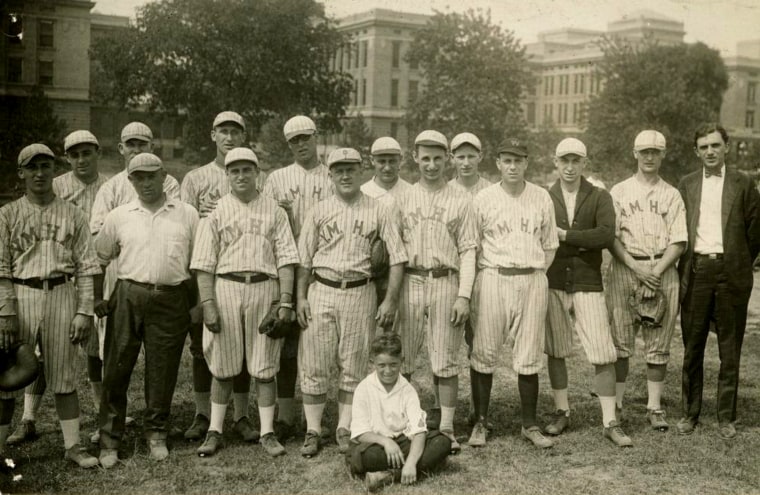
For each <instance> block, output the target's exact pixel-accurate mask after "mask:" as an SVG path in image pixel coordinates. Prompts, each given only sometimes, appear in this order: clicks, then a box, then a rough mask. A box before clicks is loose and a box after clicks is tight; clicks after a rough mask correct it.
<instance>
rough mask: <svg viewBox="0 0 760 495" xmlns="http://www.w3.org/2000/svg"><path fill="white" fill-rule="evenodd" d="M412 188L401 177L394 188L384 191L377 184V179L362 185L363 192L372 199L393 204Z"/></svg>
mask: <svg viewBox="0 0 760 495" xmlns="http://www.w3.org/2000/svg"><path fill="white" fill-rule="evenodd" d="M410 187H412V185H411V184H409V183H408V182H407V181H405V180H404V179H402V178H401V177H399V178H398V180H397V181H396V183H395V184H393V187H391V188H390V189H384V188H383V187H382V186H380V185H379V184H378V183H377V182H375V179H374V177H373V178H372V179H370V180H368V181H367V182H365V183H364V184H362V187H361V190H362V192H363V193H364V194H366V195H367V196H369V197H370V198H374V199H377V200H378V201H387V202H393V201H394V200H396V199H398V198H399V197H401V195H403V194H404V193H405V192H406V191H408V190H409V188H410Z"/></svg>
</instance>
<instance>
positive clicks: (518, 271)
mask: <svg viewBox="0 0 760 495" xmlns="http://www.w3.org/2000/svg"><path fill="white" fill-rule="evenodd" d="M535 271H536V269H535V268H516V267H509V268H507V267H504V266H500V267H499V275H507V276H509V275H528V274H530V273H533V272H535Z"/></svg>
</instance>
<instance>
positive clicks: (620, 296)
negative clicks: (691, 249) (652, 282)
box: [607, 176, 688, 364]
mask: <svg viewBox="0 0 760 495" xmlns="http://www.w3.org/2000/svg"><path fill="white" fill-rule="evenodd" d="M610 194H611V195H612V200H613V205H614V206H615V215H616V217H617V225H616V229H615V231H616V235H617V238H618V240H620V242H621V243H622V244H623V247H625V250H626V251H627V252H628V253H630V254H631V255H632V256H634V257H641V256H648V257H650V259H648V260H641V261H637V263H642V264H646V265H648V266H649V267H650V268H651V267H653V266H655V265H656V264H657V259H656V258H659V257H661V256H662V253H664V252H665V250H666V249H667V247H668V246H669V245H671V244H674V243H678V242H688V235H687V231H686V208H685V207H684V204H683V199H682V198H681V195H680V194H679V193H678V190H677V189H676V188H675V187H673V186H671V185H670V184H668V183H667V182H665V181H664V180H662V179H660V180H659V181H658V182H657V183H656V184H655V185H654V186H649V185H643V184H641V183H640V182H639V181H638V180H637V179H636V177H635V176H633V177H631V178H629V179H626V180H624V181H623V182H621V183H619V184H616V185H615V186H613V188H612V189H611V190H610ZM608 283H609V285H608V287H607V306H608V308H609V310H610V317H611V321H612V330H613V336H614V337H615V347H616V348H617V353H618V357H621V358H627V357H631V356H632V355H633V353H634V351H635V338H636V331H637V325H636V323H635V320H634V315H633V312H632V310H631V309H630V306H629V305H628V298H629V297H630V295H631V294H632V293H633V291H635V290H636V288H637V287H638V286H639V285H640V282H639V281H638V279H637V278H636V275H635V274H634V273H633V271H631V270H630V269H628V267H626V266H625V265H624V264H623V263H621V262H620V261H618V260H617V259H615V258H613V259H612V264H611V265H610V272H609V282H608ZM660 289H661V290H662V291H663V293H664V295H665V297H666V298H667V300H668V308H667V311H666V313H665V317H664V318H663V321H662V328H654V329H653V328H642V329H641V332H642V337H643V339H644V345H645V348H646V349H645V352H646V361H647V363H649V364H666V363H667V362H668V359H669V357H670V341H671V340H672V337H673V332H674V330H675V324H676V316H677V315H678V290H679V281H678V272H677V271H676V268H675V266H670V267H668V269H667V270H665V272H664V273H663V274H662V277H661V285H660Z"/></svg>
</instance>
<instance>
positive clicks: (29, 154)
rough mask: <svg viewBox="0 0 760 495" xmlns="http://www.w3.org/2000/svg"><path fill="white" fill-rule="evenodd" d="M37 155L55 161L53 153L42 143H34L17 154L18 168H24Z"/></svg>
mask: <svg viewBox="0 0 760 495" xmlns="http://www.w3.org/2000/svg"><path fill="white" fill-rule="evenodd" d="M37 155H44V156H48V157H50V158H53V159H55V153H53V151H52V150H51V149H50V148H48V147H47V146H45V145H44V144H42V143H34V144H30V145H29V146H26V147H25V148H24V149H22V150H21V152H20V153H19V154H18V166H19V167H26V166H27V164H29V162H31V161H32V158H34V157H35V156H37Z"/></svg>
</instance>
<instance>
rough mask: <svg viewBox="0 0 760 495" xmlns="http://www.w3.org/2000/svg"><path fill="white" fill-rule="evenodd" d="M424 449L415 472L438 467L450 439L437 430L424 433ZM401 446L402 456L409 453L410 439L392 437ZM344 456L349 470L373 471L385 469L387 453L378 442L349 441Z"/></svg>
mask: <svg viewBox="0 0 760 495" xmlns="http://www.w3.org/2000/svg"><path fill="white" fill-rule="evenodd" d="M426 435H427V438H425V450H423V451H422V456H420V460H419V461H417V472H423V473H424V472H429V471H433V470H435V469H436V468H438V467H439V466H440V465H441V464H442V463H443V461H444V460H445V459H446V457H447V456H448V455H449V453H450V452H451V440H449V439H448V438H447V437H446V436H444V435H441V433H440V432H439V431H438V430H433V431H429V432H427V433H426ZM393 441H394V442H396V444H397V445H398V446H399V447H400V448H401V452H403V454H404V458H406V457H407V456H408V455H409V449H410V448H411V447H412V441H411V440H410V439H409V438H407V437H406V436H404V435H399V436H398V437H396V438H394V439H393ZM346 457H347V459H348V462H349V464H350V466H351V472H353V473H356V474H362V473H371V472H375V471H387V470H388V469H390V466H389V465H388V455H387V454H386V453H385V449H384V448H383V446H382V445H380V444H379V443H367V442H357V441H356V440H352V441H351V445H350V447H349V450H348V452H347V453H346Z"/></svg>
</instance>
